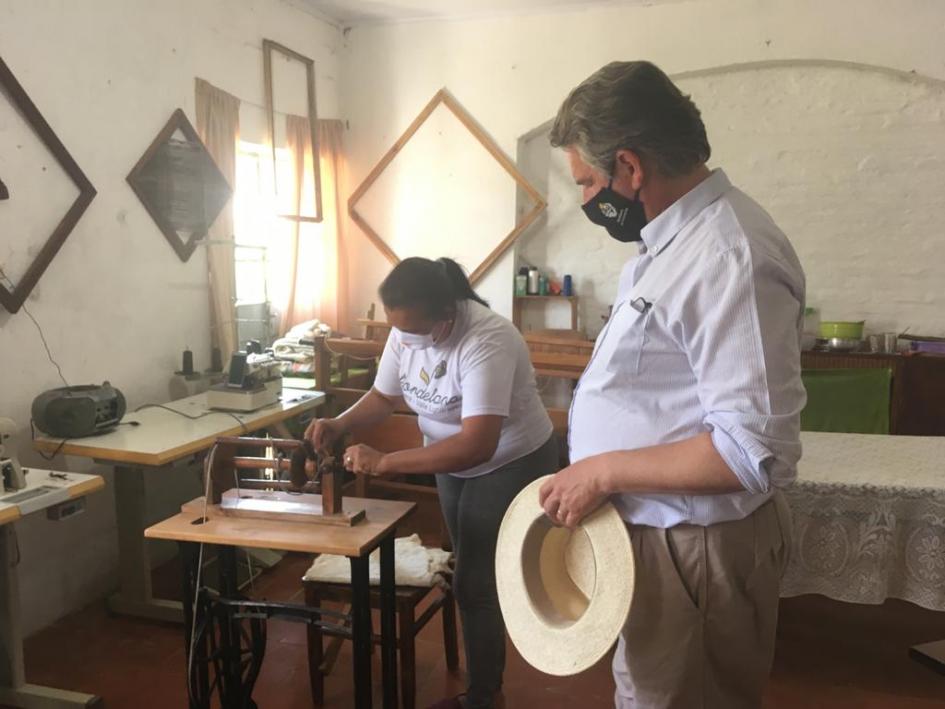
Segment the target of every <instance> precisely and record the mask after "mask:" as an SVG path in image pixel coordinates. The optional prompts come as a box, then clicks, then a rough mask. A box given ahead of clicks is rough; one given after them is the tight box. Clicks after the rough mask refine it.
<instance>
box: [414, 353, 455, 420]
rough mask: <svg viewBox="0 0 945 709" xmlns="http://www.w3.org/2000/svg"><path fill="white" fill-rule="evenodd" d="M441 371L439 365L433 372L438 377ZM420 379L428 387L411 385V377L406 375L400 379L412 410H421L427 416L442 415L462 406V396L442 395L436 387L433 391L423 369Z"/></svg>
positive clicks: (428, 376) (427, 375)
mask: <svg viewBox="0 0 945 709" xmlns="http://www.w3.org/2000/svg"><path fill="white" fill-rule="evenodd" d="M439 370H440V366H439V365H437V367H436V369H435V370H433V376H436V373H437V372H438V371H439ZM444 372H445V364H444ZM440 376H442V375H440ZM420 379H422V380H423V382H424V385H426V386H424V385H421V384H414V383H411V382H410V377H408V376H407V375H406V374H404V375H401V377H400V389H401V391H402V392H403V394H404V399H406V400H407V401H408V403H409V404H410V406H411V408H413V409H419V410H421V411H423V413H427V414H442V413H445V412H447V411H450V410H452V409H455V408H457V407H459V406H461V405H462V401H463V397H462V394H454V395H452V396H450V395H449V394H441V393H440V391H439V389H437V388H436V387H434V388H433V389H432V390H431V389H430V388H429V384H430V375H429V374H428V373H427V372H426V370H425V369H424V368H423V367H421V368H420Z"/></svg>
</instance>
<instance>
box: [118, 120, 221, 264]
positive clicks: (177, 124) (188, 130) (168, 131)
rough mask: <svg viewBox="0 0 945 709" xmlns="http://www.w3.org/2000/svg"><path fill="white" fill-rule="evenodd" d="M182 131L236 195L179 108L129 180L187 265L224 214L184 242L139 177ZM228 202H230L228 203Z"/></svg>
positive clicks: (145, 152)
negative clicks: (175, 134)
mask: <svg viewBox="0 0 945 709" xmlns="http://www.w3.org/2000/svg"><path fill="white" fill-rule="evenodd" d="M178 130H180V132H181V133H183V134H184V137H186V138H187V140H188V141H190V142H192V143H197V144H199V145H200V146H201V147H202V148H203V151H204V152H205V153H206V155H207V158H208V159H209V160H210V163H211V164H212V165H213V168H214V169H215V170H216V172H217V174H218V175H219V176H220V179H221V180H222V181H223V184H225V185H226V186H227V187H228V188H229V192H230V197H232V195H233V186H232V185H231V184H230V181H229V180H227V179H226V176H225V175H224V174H223V172H222V171H221V170H220V168H219V167H218V166H217V163H216V161H215V160H214V159H213V156H212V155H211V154H210V151H209V150H207V146H206V145H204V143H203V141H202V140H200V136H199V135H197V131H196V129H194V127H193V125H191V123H190V121H189V120H188V119H187V115H186V114H185V113H184V111H183V110H181V109H180V108H178V109H177V110H176V111H174V113H173V114H171V117H170V119H168V121H167V123H165V124H164V127H163V128H162V129H161V132H160V133H158V134H157V137H155V139H154V140H153V141H151V144H150V145H149V146H148V149H147V150H145V151H144V154H143V155H142V156H141V158H140V159H139V160H138V162H137V163H136V164H135V166H134V167H133V168H131V172H129V173H128V177H127V178H125V179H126V180H127V181H128V184H129V185H131V189H132V190H134V193H135V194H136V195H138V199H140V200H141V204H143V205H144V208H145V209H146V210H147V212H148V214H150V215H151V218H152V219H153V220H154V223H155V224H157V226H158V229H160V230H161V233H162V234H164V238H165V239H167V242H168V243H169V244H170V245H171V247H172V248H173V249H174V251H175V252H176V253H177V256H178V257H179V258H180V260H181V261H184V262H186V261H187V260H188V259H189V258H190V257H191V255H192V254H193V253H194V250H195V249H196V248H197V243H198V242H199V241H200V240H201V239H202V238H204V237H205V236H206V235H207V232H208V231H209V230H210V227H211V226H212V225H213V222H214V221H216V219H217V218H218V217H219V216H220V212H217V214H216V215H215V216H214V218H213V219H212V220H211V221H210V222H209V223H208V224H207V225H206V227H207V228H206V230H205V231H203V232H202V233H200V232H194V233H192V234H191V235H190V238H189V239H188V240H187V241H186V242H184V241H183V240H182V239H181V238H180V235H179V234H178V233H177V230H176V229H175V228H174V226H173V225H172V224H171V223H170V222H168V220H167V218H166V217H165V215H163V214H161V213H159V212H158V211H156V210H155V209H154V205H153V204H151V202H150V199H149V195H148V194H147V193H146V192H145V191H144V190H143V189H141V185H140V184H138V181H137V180H138V177H139V176H140V174H141V173H142V171H143V170H144V168H145V166H146V165H147V164H148V163H149V162H150V161H151V158H153V157H154V154H155V153H156V152H157V151H158V150H159V149H160V148H161V146H162V145H164V143H166V142H167V140H168V139H169V138H170V137H171V136H172V135H174V133H176V132H177V131H178ZM227 201H228V200H227ZM227 201H224V202H223V206H222V207H221V208H220V211H223V208H225V207H226V203H227Z"/></svg>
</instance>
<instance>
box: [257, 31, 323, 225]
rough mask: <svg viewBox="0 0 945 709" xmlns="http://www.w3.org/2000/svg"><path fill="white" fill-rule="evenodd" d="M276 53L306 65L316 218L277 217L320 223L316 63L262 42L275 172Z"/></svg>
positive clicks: (287, 49)
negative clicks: (274, 95)
mask: <svg viewBox="0 0 945 709" xmlns="http://www.w3.org/2000/svg"><path fill="white" fill-rule="evenodd" d="M274 51H275V52H279V53H280V54H282V55H283V56H286V57H288V58H289V59H294V60H296V61H299V62H302V64H304V65H305V75H306V82H307V84H308V124H309V130H310V131H311V141H312V172H313V174H312V177H313V178H314V184H315V216H313V217H303V216H301V215H298V214H279V215H278V216H279V217H280V218H281V219H288V220H290V221H296V222H312V223H315V224H319V223H321V221H322V219H323V218H324V215H323V212H322V170H321V164H320V158H319V154H318V152H319V151H318V148H319V145H318V110H317V102H316V100H315V62H314V60H312V59H309V58H308V57H306V56H305V55H303V54H299V53H298V52H296V51H295V50H293V49H289V48H288V47H286V46H285V45H282V44H279V43H278V42H275V41H273V40H271V39H264V40H263V81H264V83H265V87H264V88H265V91H264V92H263V93H265V95H266V123H267V125H268V127H269V144H270V146H271V147H272V169H273V173H275V169H276V116H275V106H274V102H273V96H272V53H273V52H274Z"/></svg>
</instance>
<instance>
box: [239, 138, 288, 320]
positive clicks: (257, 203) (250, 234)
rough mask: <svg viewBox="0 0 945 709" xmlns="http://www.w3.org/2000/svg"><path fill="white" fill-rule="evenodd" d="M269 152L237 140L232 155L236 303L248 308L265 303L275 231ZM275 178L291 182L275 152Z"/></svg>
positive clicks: (283, 157)
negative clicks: (234, 153)
mask: <svg viewBox="0 0 945 709" xmlns="http://www.w3.org/2000/svg"><path fill="white" fill-rule="evenodd" d="M271 164H272V153H271V152H270V150H269V147H268V146H266V145H260V144H258V143H247V142H246V141H240V144H239V149H238V151H237V154H236V190H235V193H234V197H233V217H234V241H235V242H236V251H235V253H234V257H233V258H234V261H235V263H236V303H237V307H238V306H240V305H249V304H257V303H266V302H268V301H269V297H268V288H267V280H268V277H269V274H268V273H267V271H268V267H267V264H268V262H269V258H268V256H269V253H268V252H269V248H270V246H271V243H270V242H271V238H272V235H273V234H274V233H275V232H276V231H277V230H278V226H279V225H278V224H277V223H276V217H275V199H274V197H273V195H274V193H275V189H274V185H273V171H272V169H271V167H270V166H271ZM276 169H277V171H278V172H279V173H280V174H279V175H278V178H279V180H280V181H282V180H284V181H286V183H287V182H288V181H289V180H291V179H292V165H291V163H290V161H289V154H288V151H286V150H277V151H276Z"/></svg>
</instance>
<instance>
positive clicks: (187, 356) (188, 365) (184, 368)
mask: <svg viewBox="0 0 945 709" xmlns="http://www.w3.org/2000/svg"><path fill="white" fill-rule="evenodd" d="M180 373H181V374H183V375H185V376H187V375H190V374H193V373H194V353H193V352H191V351H190V350H184V356H183V357H182V358H181V368H180Z"/></svg>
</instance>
